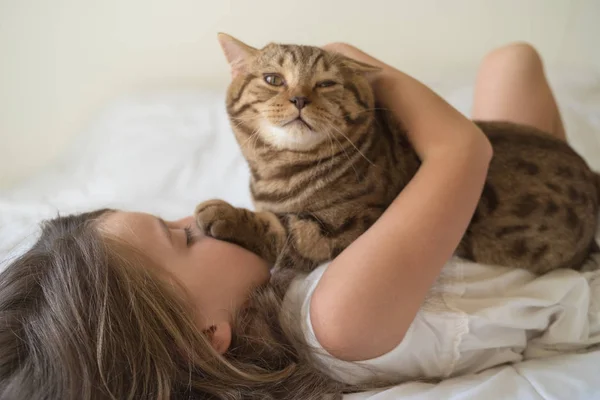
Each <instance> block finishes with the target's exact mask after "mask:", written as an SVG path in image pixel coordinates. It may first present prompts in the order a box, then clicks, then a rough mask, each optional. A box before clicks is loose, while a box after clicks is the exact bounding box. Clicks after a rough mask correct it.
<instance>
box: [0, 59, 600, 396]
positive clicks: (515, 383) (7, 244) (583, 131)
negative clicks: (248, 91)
mask: <svg viewBox="0 0 600 400" xmlns="http://www.w3.org/2000/svg"><path fill="white" fill-rule="evenodd" d="M550 78H551V83H552V85H553V87H554V89H555V92H556V95H557V98H558V102H559V107H560V109H561V112H562V114H563V119H564V123H565V126H566V129H567V134H568V136H569V140H570V142H571V144H572V145H573V146H574V148H575V149H576V150H577V151H578V152H579V153H580V154H581V155H582V156H583V157H584V158H586V160H588V162H589V163H590V165H591V166H592V167H593V168H594V169H595V170H598V171H600V71H595V72H594V71H586V72H585V73H578V74H565V73H562V74H561V73H556V72H555V73H553V74H550ZM471 79H472V77H470V76H469V77H468V79H467V77H464V78H461V77H455V78H453V79H451V80H449V79H445V80H439V81H437V82H436V81H432V82H428V83H430V84H431V85H432V86H433V87H434V88H435V89H436V90H437V91H438V92H439V93H440V94H442V95H443V96H444V97H445V98H446V99H448V100H449V101H450V102H451V103H452V104H453V105H454V106H455V107H457V108H458V109H459V110H461V111H462V112H464V113H466V114H468V112H469V110H470V106H471V94H472V89H473V88H472V85H471ZM223 104H224V97H223V95H222V94H220V93H215V92H208V91H169V92H164V91H163V92H153V93H144V94H137V95H131V96H126V97H123V98H121V99H118V100H116V101H114V102H112V103H111V104H109V105H108V106H107V107H106V109H104V110H103V112H101V113H100V115H99V116H98V117H97V118H95V119H94V121H92V123H90V124H89V126H88V127H87V129H85V130H84V131H82V132H81V133H80V134H79V135H78V137H77V138H76V139H75V140H74V142H73V143H72V144H71V146H70V147H69V148H68V149H67V150H66V151H65V152H64V153H63V155H62V156H61V157H59V159H57V160H56V161H55V162H53V163H52V164H51V165H48V166H47V167H46V168H44V169H43V170H42V171H40V172H39V173H37V174H36V175H34V176H32V177H30V178H29V179H27V180H24V181H22V182H20V183H19V184H17V185H15V186H13V187H11V188H9V189H3V190H1V191H0V270H1V269H2V268H4V267H5V266H6V264H7V263H8V262H9V261H10V260H11V259H12V258H13V257H15V256H16V255H18V254H19V253H21V252H22V251H24V250H25V249H26V248H27V247H28V246H30V245H31V243H32V242H33V241H34V240H35V239H36V236H37V225H38V223H39V221H40V220H42V219H44V218H50V217H53V216H56V215H57V214H59V213H60V214H67V213H72V212H78V211H84V210H91V209H95V208H99V207H114V208H121V209H129V210H140V211H146V212H151V213H155V214H158V215H160V216H162V217H164V218H167V219H168V218H178V217H181V216H184V215H187V214H190V213H191V212H192V211H193V209H194V206H195V205H196V204H197V203H198V202H199V201H202V200H206V199H209V198H215V197H218V198H223V199H225V200H227V201H229V202H231V203H233V204H234V205H237V206H244V207H251V202H250V197H249V192H248V185H247V181H248V170H247V167H246V165H245V163H244V160H243V158H242V156H241V154H240V151H239V149H238V148H237V145H236V143H235V140H234V138H233V135H232V133H231V129H230V127H229V123H228V121H227V118H226V114H225V111H224V106H223ZM598 301H600V299H598ZM599 377H600V351H592V352H587V353H583V354H563V355H559V356H553V357H549V358H544V359H536V360H530V361H525V362H521V363H517V364H514V365H506V366H501V367H497V368H494V369H491V370H486V371H484V372H482V373H480V374H477V375H469V376H463V377H457V378H453V379H448V380H446V381H443V382H441V383H439V384H429V383H406V384H403V385H399V386H396V387H393V388H390V389H387V390H383V391H379V392H377V393H376V392H369V393H360V394H354V395H349V396H347V399H348V400H358V399H360V400H363V399H369V400H391V399H398V398H402V399H415V400H425V399H432V400H433V399H435V400H438V399H451V400H459V399H467V398H469V399H473V398H474V399H506V398H519V399H556V400H559V399H561V400H562V399H594V398H600V379H599Z"/></svg>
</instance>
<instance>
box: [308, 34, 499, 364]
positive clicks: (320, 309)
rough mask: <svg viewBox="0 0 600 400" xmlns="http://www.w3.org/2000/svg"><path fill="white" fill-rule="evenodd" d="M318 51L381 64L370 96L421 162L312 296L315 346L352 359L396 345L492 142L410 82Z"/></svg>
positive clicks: (460, 230) (449, 247) (464, 218)
mask: <svg viewBox="0 0 600 400" xmlns="http://www.w3.org/2000/svg"><path fill="white" fill-rule="evenodd" d="M326 48H327V49H328V50H333V51H337V52H340V53H342V54H344V55H346V56H348V57H352V58H355V59H357V60H359V61H363V62H367V63H370V64H372V65H378V66H380V67H382V69H383V70H382V72H381V73H380V74H379V76H378V77H377V78H375V81H374V82H373V87H374V90H375V95H376V97H377V99H378V101H379V102H380V103H382V105H383V106H385V107H387V108H389V109H391V110H392V112H393V113H394V115H395V116H396V117H397V118H398V119H399V120H401V121H402V123H403V125H404V126H405V127H406V128H407V130H408V132H409V139H410V141H411V143H412V144H413V146H414V147H415V150H416V151H417V153H418V154H419V157H420V158H421V160H422V165H421V167H420V169H419V170H418V171H417V173H416V175H415V177H414V178H413V179H412V180H411V181H410V183H409V184H408V185H407V186H406V187H405V189H404V190H403V191H402V192H401V193H400V194H399V195H398V197H397V198H396V199H395V200H394V202H393V203H392V204H391V205H390V207H389V208H388V209H387V210H386V211H385V213H384V214H383V215H382V217H381V218H380V219H379V220H378V221H377V222H376V223H375V224H374V225H373V226H372V227H371V228H370V229H369V230H368V231H367V232H365V233H364V234H363V235H362V236H361V237H359V238H358V239H357V240H356V241H355V242H354V243H352V245H350V246H349V247H348V248H347V249H346V250H344V251H343V252H342V253H341V254H340V255H339V256H338V257H337V258H336V259H335V260H334V261H333V262H332V263H331V264H330V265H329V267H328V269H327V270H326V272H325V273H324V275H323V277H322V278H321V280H320V281H319V283H318V285H317V288H316V289H315V292H314V294H313V297H312V299H311V303H310V316H311V323H312V325H313V329H314V332H315V335H316V336H317V339H318V340H319V342H320V344H321V345H322V346H323V347H324V348H325V349H326V350H327V351H328V352H329V353H331V354H332V355H334V356H335V357H337V358H339V359H342V360H348V361H359V360H366V359H370V358H374V357H377V356H380V355H382V354H384V353H387V352H389V351H390V350H392V349H393V348H394V347H396V346H397V345H398V344H399V343H400V342H401V341H402V339H403V337H404V335H405V333H406V331H407V329H408V328H409V326H410V324H411V323H412V321H413V319H414V318H415V315H416V313H417V311H418V310H419V307H420V306H421V303H422V302H423V300H424V298H425V295H426V294H427V291H428V290H429V288H430V287H431V285H432V284H433V282H434V280H435V279H436V277H437V276H438V274H439V273H440V271H441V269H442V267H443V266H444V264H445V263H446V262H447V261H448V259H449V258H450V257H451V256H452V254H453V252H454V251H455V249H456V247H457V246H458V243H459V241H460V239H461V238H462V236H463V235H464V233H465V230H466V228H467V226H468V224H469V221H470V220H471V217H472V216H473V213H474V210H475V207H476V205H477V202H478V200H479V197H480V195H481V191H482V188H483V184H484V180H485V177H486V174H487V169H488V166H489V162H490V160H491V157H492V148H491V145H490V143H489V141H488V140H487V138H486V137H485V136H484V135H483V133H482V132H481V131H480V130H479V128H477V126H476V125H474V124H473V123H472V122H471V121H470V120H468V119H467V118H465V117H464V116H463V115H461V114H460V113H459V112H458V111H457V110H455V109H454V108H453V107H452V106H450V105H449V104H448V103H446V102H445V101H444V100H443V99H441V98H440V97H439V96H437V95H436V94H435V93H434V92H433V91H431V90H430V89H429V88H427V87H426V86H424V85H423V84H421V83H419V82H418V81H416V80H415V79H413V78H411V77H409V76H408V75H406V74H403V73H402V72H400V71H398V70H396V69H394V68H392V67H390V66H388V65H385V64H383V63H381V62H380V61H378V60H375V59H373V58H372V57H370V56H368V55H366V54H365V53H362V52H361V51H359V50H358V49H356V48H354V47H351V46H349V45H343V44H335V45H329V46H327V47H326Z"/></svg>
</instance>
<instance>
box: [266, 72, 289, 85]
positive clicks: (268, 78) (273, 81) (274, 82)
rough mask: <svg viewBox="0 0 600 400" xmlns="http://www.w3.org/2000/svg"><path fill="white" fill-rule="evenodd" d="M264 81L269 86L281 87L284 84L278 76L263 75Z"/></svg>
mask: <svg viewBox="0 0 600 400" xmlns="http://www.w3.org/2000/svg"><path fill="white" fill-rule="evenodd" d="M264 79H265V82H267V83H268V84H269V85H271V86H283V85H284V84H285V81H284V80H283V78H282V77H281V75H278V74H265V76H264Z"/></svg>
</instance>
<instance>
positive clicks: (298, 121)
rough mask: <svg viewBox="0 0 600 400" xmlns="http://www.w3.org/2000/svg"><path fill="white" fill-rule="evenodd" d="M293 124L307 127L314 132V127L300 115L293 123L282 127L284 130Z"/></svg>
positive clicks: (290, 122) (289, 122) (287, 123)
mask: <svg viewBox="0 0 600 400" xmlns="http://www.w3.org/2000/svg"><path fill="white" fill-rule="evenodd" d="M292 124H300V125H301V126H305V127H307V128H308V129H310V130H311V131H312V130H313V128H312V126H310V124H309V123H308V122H306V121H305V120H304V119H302V116H300V115H298V116H297V117H296V118H294V119H292V120H291V121H288V122H286V123H285V124H283V125H282V126H281V127H282V128H283V127H286V126H288V125H292Z"/></svg>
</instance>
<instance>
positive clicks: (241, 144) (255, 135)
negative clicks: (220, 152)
mask: <svg viewBox="0 0 600 400" xmlns="http://www.w3.org/2000/svg"><path fill="white" fill-rule="evenodd" d="M258 131H259V130H258V129H255V130H254V131H252V133H251V134H250V136H248V138H246V140H244V142H243V143H240V147H242V148H244V147H246V145H248V144H249V143H248V142H249V141H250V140H251V139H252V138H254V137H256V140H255V141H254V142H255V143H256V142H257V141H258ZM253 150H254V151H256V147H254V149H253Z"/></svg>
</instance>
